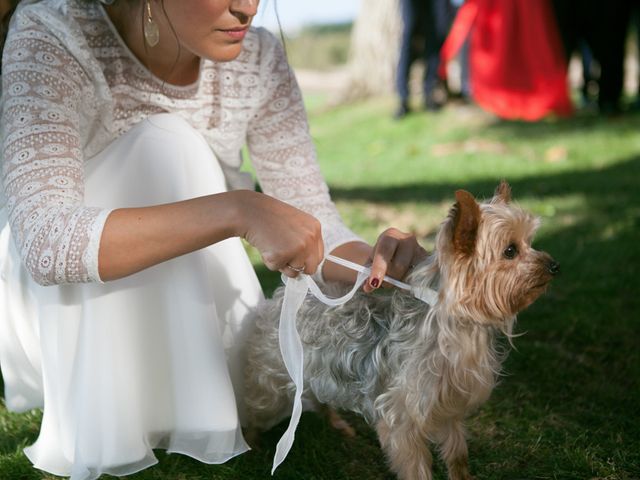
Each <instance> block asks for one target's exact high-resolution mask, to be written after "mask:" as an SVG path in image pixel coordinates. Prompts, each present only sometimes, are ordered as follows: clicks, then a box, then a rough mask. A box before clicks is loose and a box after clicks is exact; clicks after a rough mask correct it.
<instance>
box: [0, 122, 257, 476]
mask: <svg viewBox="0 0 640 480" xmlns="http://www.w3.org/2000/svg"><path fill="white" fill-rule="evenodd" d="M85 182H86V183H85V185H86V192H85V203H86V204H87V205H95V206H100V207H105V208H118V207H134V206H146V205H153V204H159V203H167V202H174V201H178V200H184V199H187V198H192V197H197V196H201V195H207V194H211V193H216V192H221V191H224V190H225V180H224V175H223V173H222V170H221V168H220V165H219V164H218V162H217V160H216V159H215V157H214V155H213V154H212V152H211V150H210V148H209V146H208V145H207V144H206V142H205V140H204V139H203V138H202V137H201V136H200V135H199V134H198V133H197V132H196V131H194V130H193V129H192V128H191V127H189V126H188V125H187V123H186V122H184V121H183V120H181V119H179V118H178V117H176V116H174V115H168V114H163V115H157V116H153V117H150V118H149V119H147V120H145V121H143V122H141V123H140V124H139V125H137V126H136V127H134V128H133V129H132V130H131V131H130V132H128V133H127V134H125V135H123V136H122V137H121V138H119V139H117V140H116V141H114V142H113V144H111V145H110V146H109V147H108V148H107V149H105V150H104V151H103V152H102V153H100V154H99V155H98V156H96V157H94V158H92V159H90V160H88V161H87V163H86V167H85ZM3 213H4V212H2V211H1V210H0V217H2V215H3ZM0 229H1V230H0V363H1V367H2V373H3V377H4V382H5V400H6V405H7V408H8V409H9V410H12V411H24V410H28V409H32V408H38V407H43V408H44V414H43V419H42V426H41V429H40V435H39V437H38V440H37V441H36V443H35V444H33V445H31V446H30V447H28V448H26V449H25V453H26V455H27V456H28V457H29V459H30V460H31V461H32V462H33V464H34V466H35V467H37V468H39V469H42V470H45V471H47V472H50V473H53V474H56V475H61V476H71V479H72V480H88V479H95V478H97V477H99V476H100V475H101V474H103V473H108V474H111V475H118V476H119V475H127V474H131V473H134V472H136V471H139V470H141V469H143V468H146V467H148V466H150V465H153V464H155V463H157V459H156V457H155V456H154V454H153V452H152V449H153V448H165V449H167V450H168V451H169V452H178V453H183V454H186V455H189V456H191V457H194V458H196V459H198V460H200V461H202V462H206V463H222V462H225V461H226V460H228V459H229V458H231V457H233V456H235V455H238V454H240V453H242V452H245V451H246V450H248V446H247V444H246V443H245V441H244V439H243V437H242V432H241V429H240V423H241V419H242V411H239V407H241V405H242V403H243V402H242V377H243V373H242V370H243V351H242V350H243V345H244V343H245V340H246V338H247V336H248V334H249V333H250V329H251V328H252V326H253V325H252V321H251V315H250V313H251V311H252V309H254V308H255V306H256V305H257V304H258V302H259V301H260V300H261V299H262V291H261V289H260V285H259V283H258V280H257V278H256V275H255V272H254V270H253V268H252V266H251V263H250V261H249V259H248V257H247V255H246V253H245V251H244V249H243V246H242V244H241V242H240V240H239V239H237V238H233V239H228V240H225V241H223V242H220V243H218V244H216V245H213V246H211V247H208V248H205V249H203V250H199V251H197V252H194V253H191V254H188V255H184V256H182V257H178V258H175V259H173V260H170V261H167V262H165V263H162V264H160V265H156V266H154V267H152V268H149V269H146V270H144V271H142V272H140V273H137V274H135V275H131V276H129V277H127V278H124V279H121V280H116V281H112V282H108V283H105V284H78V285H62V286H52V287H41V286H39V285H37V284H36V283H35V282H33V281H32V280H31V278H30V277H29V275H28V274H27V272H26V271H25V269H24V267H23V266H22V264H21V262H20V259H19V255H18V252H17V250H16V248H15V246H14V244H13V241H12V240H11V239H10V232H9V227H8V226H6V218H5V222H3V219H2V218H0ZM236 399H238V401H237V402H236Z"/></svg>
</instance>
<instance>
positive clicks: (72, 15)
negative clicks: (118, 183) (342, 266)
mask: <svg viewBox="0 0 640 480" xmlns="http://www.w3.org/2000/svg"><path fill="white" fill-rule="evenodd" d="M2 73H3V78H2V111H1V115H2V118H1V128H2V136H1V140H2V150H1V151H2V185H3V190H4V198H2V197H1V196H0V212H1V207H2V206H3V203H6V205H5V208H6V210H7V214H8V218H9V222H10V225H11V230H12V233H13V236H14V240H15V242H16V244H17V246H18V249H19V250H20V252H21V255H22V258H23V260H24V262H25V265H26V267H27V269H28V270H29V272H30V273H31V274H32V276H33V277H34V278H35V279H36V281H37V282H38V283H41V284H43V285H49V284H62V283H74V282H90V281H100V278H99V275H98V248H99V243H100V236H101V234H102V229H103V226H104V223H105V221H106V218H107V216H108V214H109V211H108V210H106V209H104V208H101V207H100V206H99V205H85V204H84V202H83V194H84V185H83V173H84V162H85V161H86V160H87V159H88V158H91V156H93V155H95V154H96V153H98V152H100V151H101V150H102V149H103V148H104V147H105V146H106V145H108V144H109V143H110V142H111V141H113V140H114V139H115V138H117V137H118V136H119V135H121V134H122V133H124V132H126V131H127V130H128V129H129V128H131V127H132V126H133V125H134V124H136V123H137V122H139V121H140V120H142V119H144V118H145V117H147V116H149V115H151V114H155V113H161V112H170V113H176V114H178V115H180V116H182V117H183V118H184V119H185V120H186V121H187V122H189V123H190V124H191V126H193V127H194V128H196V129H197V130H198V131H199V132H200V133H202V135H203V136H204V137H205V138H206V139H207V141H208V143H209V144H210V146H211V148H212V149H213V151H214V152H215V154H216V156H217V157H218V159H219V161H220V163H221V166H222V168H223V171H224V172H225V177H226V179H227V183H228V185H229V187H230V188H242V187H247V186H249V185H251V186H252V183H251V184H249V183H247V178H246V176H245V175H246V174H242V173H240V170H239V169H240V166H241V163H242V157H241V153H240V152H241V149H242V148H243V146H244V145H245V144H246V145H247V146H248V149H249V153H250V157H251V161H252V164H253V166H254V169H255V171H256V175H257V177H258V181H259V182H260V185H261V187H262V190H263V191H264V192H265V193H267V194H269V195H273V196H275V197H277V198H279V199H281V200H283V201H286V202H288V203H291V204H293V205H294V206H296V207H298V208H301V209H303V210H305V211H307V212H309V213H311V214H312V215H314V216H316V217H317V218H318V219H319V220H320V222H321V223H322V230H323V236H324V241H325V249H326V251H327V252H330V251H331V250H332V249H333V248H335V246H337V245H339V244H341V243H344V242H345V241H348V240H352V239H356V238H357V237H356V236H355V235H354V234H353V233H352V232H351V231H349V230H348V229H347V228H346V227H345V226H344V225H343V224H342V222H341V220H340V218H339V215H338V213H337V210H336V208H335V206H334V204H333V203H332V202H331V200H330V198H329V194H328V188H327V186H326V184H325V182H324V180H323V179H322V176H321V174H320V170H319V167H318V164H317V161H316V154H315V150H314V147H313V144H312V142H311V138H310V135H309V132H308V125H307V121H306V115H305V111H304V107H303V103H302V98H301V94H300V91H299V89H298V86H297V84H296V80H295V77H294V76H293V73H292V72H291V70H290V68H289V66H288V64H287V62H286V58H285V56H284V54H283V50H282V48H281V46H280V44H279V42H278V40H277V39H276V38H275V37H273V36H272V35H271V34H270V33H268V32H267V31H266V30H263V29H259V28H258V29H252V30H251V31H250V32H249V33H248V35H247V37H246V39H245V42H244V45H243V51H242V53H241V54H240V56H239V57H238V58H237V59H236V60H234V61H232V62H225V63H221V62H212V61H209V60H203V61H202V62H201V68H200V77H199V79H198V81H197V82H196V83H194V84H193V85H188V86H184V87H177V86H173V85H169V84H166V83H164V82H162V80H160V79H158V78H157V77H155V76H153V74H151V73H150V72H149V71H148V70H147V69H146V68H145V67H144V66H143V65H141V64H140V63H139V61H138V60H137V59H136V58H135V57H134V56H133V54H132V53H131V52H130V51H129V50H128V49H127V47H126V46H125V44H124V43H123V41H122V39H121V38H120V37H119V35H118V33H117V31H116V30H115V28H114V26H113V25H112V24H111V22H110V20H109V18H108V16H107V15H106V13H105V11H104V10H103V8H102V7H101V5H100V4H99V3H98V2H91V1H84V0H30V1H29V0H23V1H22V2H21V5H20V7H19V9H18V11H17V12H16V13H15V14H14V18H13V20H12V26H11V28H10V32H9V36H8V38H7V43H6V45H5V51H4V55H3V63H2ZM126 206H127V205H122V207H126ZM0 227H1V226H0Z"/></svg>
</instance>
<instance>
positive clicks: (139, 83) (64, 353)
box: [0, 0, 424, 480]
mask: <svg viewBox="0 0 640 480" xmlns="http://www.w3.org/2000/svg"><path fill="white" fill-rule="evenodd" d="M5 1H6V0H5ZM10 3H12V4H13V6H15V5H16V4H17V8H16V9H15V12H14V13H13V16H12V18H11V24H10V28H9V32H8V35H7V38H6V43H5V44H4V52H3V62H2V100H1V119H0V125H1V128H2V131H1V136H0V140H1V150H0V152H1V153H0V155H1V157H0V159H1V161H2V171H1V174H2V188H1V189H0V363H1V367H2V373H3V377H4V382H5V400H6V405H7V408H8V409H9V410H12V411H24V410H27V409H32V408H41V407H42V408H44V415H43V419H42V425H41V429H40V435H39V437H38V439H37V441H36V442H35V443H34V444H33V445H31V446H30V447H28V448H26V449H25V453H26V455H27V456H28V457H29V459H30V460H31V461H32V462H33V464H34V466H35V467H36V468H39V469H42V470H45V471H47V472H50V473H53V474H56V475H64V476H71V478H72V479H73V480H86V479H95V478H97V477H99V476H100V475H101V474H103V473H108V474H112V475H126V474H130V473H133V472H136V471H138V470H141V469H143V468H146V467H148V466H150V465H152V464H154V463H156V462H157V460H156V458H155V457H154V454H153V452H152V449H153V448H165V449H167V450H169V451H171V452H180V453H183V454H187V455H190V456H192V457H194V458H197V459H199V460H201V461H203V462H207V463H221V462H224V461H226V460H228V459H229V458H231V457H233V456H235V455H238V454H240V453H242V452H244V451H246V450H247V449H248V447H247V445H246V443H245V441H244V439H243V437H242V432H241V428H240V425H241V422H242V416H243V412H242V388H241V383H242V382H241V378H242V373H241V371H242V368H243V355H242V348H243V344H244V341H245V338H246V336H247V334H248V332H249V330H250V329H251V327H252V325H251V324H250V322H249V321H248V313H249V312H250V311H251V309H252V308H254V307H255V306H256V305H257V303H258V302H259V301H260V300H261V298H262V292H261V289H260V285H259V283H258V280H257V278H256V275H255V272H254V270H253V268H252V266H251V264H250V262H249V260H248V258H247V255H246V253H245V251H244V248H243V246H242V243H241V240H240V239H245V240H246V241H247V242H249V243H250V244H252V245H253V246H254V247H255V248H256V249H257V250H258V251H259V252H260V254H261V256H262V260H263V261H264V263H265V265H266V266H267V267H268V268H269V269H271V270H279V271H281V272H282V273H283V274H285V275H288V276H290V277H295V276H297V275H299V274H300V273H302V272H304V273H306V274H314V275H315V276H316V277H317V278H318V279H319V280H324V281H349V280H350V279H351V275H352V274H351V273H349V272H348V271H346V270H343V269H342V267H340V266H337V265H333V264H329V263H327V265H326V266H325V265H324V263H323V258H324V256H325V253H334V254H336V255H339V256H342V257H344V258H347V259H350V260H352V261H355V262H358V263H366V262H372V273H371V276H370V278H369V280H368V282H367V283H366V285H365V287H364V288H365V290H367V291H371V290H373V289H375V288H378V287H380V282H381V279H382V278H383V276H384V275H385V273H388V274H390V275H391V276H395V277H397V278H401V277H402V276H404V274H405V273H406V272H407V270H408V269H409V266H410V265H411V264H412V263H415V260H416V259H417V258H418V257H420V256H422V255H423V254H424V252H423V250H422V249H421V248H420V247H419V246H418V244H417V242H416V240H415V237H414V236H412V235H408V234H404V233H402V232H399V231H398V230H395V229H389V230H387V231H385V232H383V233H382V234H381V235H380V237H379V238H378V241H377V243H376V245H374V246H373V247H372V246H369V245H367V244H366V243H364V242H363V241H361V240H360V239H359V238H358V237H357V236H356V235H355V234H354V233H352V232H351V231H350V230H349V229H348V228H347V227H345V226H344V224H343V223H342V221H341V220H340V217H339V215H338V213H337V210H336V208H335V206H334V204H333V203H332V201H331V199H330V197H329V193H328V188H327V185H326V183H325V182H324V180H323V178H322V176H321V174H320V170H319V167H318V164H317V161H316V154H315V150H314V147H313V144H312V142H311V138H310V136H309V132H308V126H307V120H306V115H305V111H304V107H303V103H302V98H301V94H300V91H299V89H298V87H297V84H296V80H295V77H294V75H293V73H292V71H291V69H290V67H289V66H288V64H287V61H286V56H285V55H284V53H283V49H282V47H281V45H280V44H279V42H278V41H277V39H276V38H275V37H274V36H273V35H271V34H270V33H268V32H267V31H265V30H264V29H260V28H252V27H251V20H252V18H253V17H254V15H255V14H256V11H257V8H258V0H190V1H189V2H180V1H175V0H166V1H164V0H130V1H125V0H116V1H113V0H102V1H101V2H98V1H97V0H22V1H20V2H17V1H16V0H10ZM245 145H246V146H247V147H248V148H247V151H248V153H249V156H250V160H251V163H252V165H253V168H254V170H255V172H256V176H257V179H258V181H259V183H260V186H261V191H262V193H258V192H256V191H254V189H253V186H254V185H253V180H252V178H251V177H250V176H249V174H247V173H244V172H242V171H241V170H240V167H241V165H242V162H243V158H242V154H241V151H242V149H243V147H244V146H245Z"/></svg>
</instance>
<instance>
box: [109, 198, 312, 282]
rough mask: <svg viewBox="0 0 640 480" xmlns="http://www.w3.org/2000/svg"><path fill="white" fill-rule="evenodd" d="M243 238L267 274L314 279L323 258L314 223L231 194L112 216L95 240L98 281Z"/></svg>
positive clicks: (279, 206)
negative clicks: (300, 268) (301, 269)
mask: <svg viewBox="0 0 640 480" xmlns="http://www.w3.org/2000/svg"><path fill="white" fill-rule="evenodd" d="M235 236H239V237H242V238H245V239H246V240H247V241H248V242H249V243H250V244H252V245H253V246H254V247H256V248H257V249H258V251H259V252H260V254H261V255H262V259H263V261H264V263H265V265H266V266H267V268H269V269H271V270H280V271H282V272H283V273H284V274H286V275H289V276H295V275H296V272H294V271H293V270H291V269H290V268H287V264H289V265H304V266H305V271H306V272H307V273H314V272H315V271H316V269H317V266H318V264H319V263H320V261H321V260H322V257H323V246H322V235H321V232H320V223H319V222H318V221H317V220H316V219H315V218H314V217H312V216H311V215H308V214H306V213H304V212H302V211H301V210H298V209H296V208H294V207H292V206H290V205H288V204H286V203H284V202H281V201H279V200H276V199H274V198H271V197H269V196H267V195H264V194H261V193H257V192H253V191H250V190H236V191H232V192H225V193H219V194H215V195H208V196H204V197H199V198H194V199H190V200H184V201H181V202H175V203H170V204H165V205H157V206H151V207H143V208H122V209H117V210H114V211H113V212H112V213H111V214H110V215H109V217H108V218H107V221H106V223H105V227H104V230H103V233H102V237H101V240H100V251H99V252H100V253H99V269H100V277H101V279H102V280H114V279H117V278H121V277H124V276H127V275H130V274H132V273H135V272H138V271H140V270H143V269H145V268H147V267H150V266H152V265H156V264H158V263H161V262H164V261H165V260H169V259H171V258H174V257H177V256H180V255H184V254H186V253H189V252H192V251H195V250H198V249H200V248H203V247H206V246H208V245H211V244H213V243H216V242H219V241H222V240H224V239H226V238H229V237H235Z"/></svg>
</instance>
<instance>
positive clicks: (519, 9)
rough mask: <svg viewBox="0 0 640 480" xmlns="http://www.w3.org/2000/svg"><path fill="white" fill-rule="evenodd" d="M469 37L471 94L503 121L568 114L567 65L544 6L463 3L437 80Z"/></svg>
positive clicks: (515, 0) (530, 1) (509, 1)
mask: <svg viewBox="0 0 640 480" xmlns="http://www.w3.org/2000/svg"><path fill="white" fill-rule="evenodd" d="M469 35H470V48H469V66H470V71H471V91H472V94H473V98H474V100H475V101H476V102H477V103H478V105H480V106H481V107H482V108H484V109H486V110H489V111H491V112H493V113H495V114H496V115H498V116H500V117H503V118H507V119H522V120H530V121H531V120H539V119H540V118H542V117H544V116H545V115H547V114H549V113H555V114H557V115H560V116H568V115H571V113H572V112H573V106H572V104H571V101H570V99H569V92H568V86H567V65H566V62H565V59H564V54H563V49H562V48H563V47H562V43H561V40H560V35H559V33H558V29H557V25H556V20H555V17H554V15H553V11H552V6H551V5H550V2H549V1H548V0H467V1H466V2H465V4H464V5H463V6H462V7H461V8H460V10H459V11H458V15H457V16H456V19H455V21H454V24H453V26H452V27H451V31H450V33H449V36H448V37H447V40H446V41H445V44H444V45H443V47H442V51H441V57H442V62H441V67H440V68H441V71H440V73H441V76H444V69H445V66H446V63H447V62H448V61H449V60H451V59H452V58H453V57H454V56H455V55H456V53H457V52H458V50H459V49H460V47H461V46H462V44H463V43H464V41H465V40H466V38H467V37H468V36H469Z"/></svg>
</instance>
